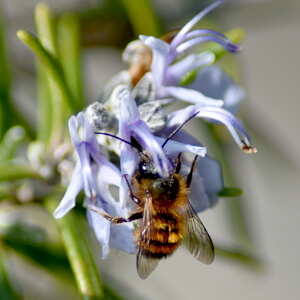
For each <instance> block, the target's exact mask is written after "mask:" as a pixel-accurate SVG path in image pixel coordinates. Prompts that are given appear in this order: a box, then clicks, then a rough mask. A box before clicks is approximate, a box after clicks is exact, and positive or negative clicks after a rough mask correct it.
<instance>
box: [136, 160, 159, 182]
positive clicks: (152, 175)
mask: <svg viewBox="0 0 300 300" xmlns="http://www.w3.org/2000/svg"><path fill="white" fill-rule="evenodd" d="M138 172H139V173H140V177H142V178H144V179H156V178H158V177H159V175H158V173H157V170H156V168H155V165H154V164H153V162H152V161H150V160H143V159H142V160H141V161H140V163H139V165H138Z"/></svg>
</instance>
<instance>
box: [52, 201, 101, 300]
mask: <svg viewBox="0 0 300 300" xmlns="http://www.w3.org/2000/svg"><path fill="white" fill-rule="evenodd" d="M57 200H60V199H55V198H54V197H52V198H48V199H47V201H46V207H47V209H48V210H49V212H50V213H51V214H52V213H53V211H54V209H55V208H56V206H57V204H58V201H57ZM76 217H78V216H76V214H75V213H74V212H73V211H71V212H69V213H68V214H67V215H65V216H64V217H63V218H61V219H58V220H56V223H57V225H58V227H59V229H60V232H61V237H62V241H63V244H64V246H65V250H66V253H67V256H68V259H69V262H70V265H71V268H72V271H73V274H74V277H75V280H76V283H77V287H78V290H79V292H80V294H81V295H82V297H83V298H84V299H105V294H104V293H105V292H104V290H103V284H102V281H101V279H100V276H99V273H98V270H97V268H96V266H95V263H94V260H93V257H92V254H91V251H90V248H89V245H88V242H87V240H86V237H85V236H84V234H83V232H82V231H81V228H80V227H79V223H80V222H79V220H78V219H77V218H76Z"/></svg>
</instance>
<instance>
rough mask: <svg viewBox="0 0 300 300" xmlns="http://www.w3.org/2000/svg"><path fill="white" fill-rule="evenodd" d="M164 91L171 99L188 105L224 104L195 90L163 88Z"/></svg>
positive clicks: (172, 87)
mask: <svg viewBox="0 0 300 300" xmlns="http://www.w3.org/2000/svg"><path fill="white" fill-rule="evenodd" d="M164 89H165V90H166V91H168V93H169V94H170V95H172V96H173V97H175V98H178V99H181V100H184V101H187V102H190V103H197V104H202V105H209V106H222V105H223V104H224V102H223V100H221V99H213V98H210V97H207V96H205V95H203V94H202V93H200V92H198V91H196V90H192V89H186V88H182V87H176V86H165V87H164Z"/></svg>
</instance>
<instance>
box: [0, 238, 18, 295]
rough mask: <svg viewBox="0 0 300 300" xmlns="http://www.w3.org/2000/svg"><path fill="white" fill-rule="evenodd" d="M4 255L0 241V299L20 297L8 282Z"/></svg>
mask: <svg viewBox="0 0 300 300" xmlns="http://www.w3.org/2000/svg"><path fill="white" fill-rule="evenodd" d="M5 256H6V255H5V252H4V247H3V244H2V243H0V299H3V300H4V299H5V300H10V299H20V296H19V295H17V294H16V292H15V291H14V289H13V287H12V285H11V283H10V280H9V277H8V274H7V267H6V264H5V261H6V259H5V258H6V257H5Z"/></svg>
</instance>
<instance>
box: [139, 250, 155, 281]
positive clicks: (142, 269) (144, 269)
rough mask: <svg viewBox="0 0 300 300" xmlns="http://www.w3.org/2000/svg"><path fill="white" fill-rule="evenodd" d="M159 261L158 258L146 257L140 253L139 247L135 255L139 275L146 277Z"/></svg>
mask: <svg viewBox="0 0 300 300" xmlns="http://www.w3.org/2000/svg"><path fill="white" fill-rule="evenodd" d="M158 263H159V259H157V258H152V257H147V256H145V255H143V254H142V251H141V248H138V252H137V256H136V267H137V271H138V274H139V276H140V277H141V278H142V279H146V278H147V277H148V276H149V275H150V274H151V273H152V271H153V270H154V269H155V268H156V266H157V265H158Z"/></svg>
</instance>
